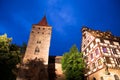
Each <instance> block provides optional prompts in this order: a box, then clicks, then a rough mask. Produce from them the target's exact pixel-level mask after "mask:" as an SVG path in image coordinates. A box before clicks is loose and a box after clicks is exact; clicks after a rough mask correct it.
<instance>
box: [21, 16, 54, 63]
mask: <svg viewBox="0 0 120 80" xmlns="http://www.w3.org/2000/svg"><path fill="white" fill-rule="evenodd" d="M51 29H52V28H51V27H50V26H49V25H48V23H47V19H46V16H44V17H43V19H42V20H41V21H40V22H39V23H38V24H34V25H33V26H32V30H31V33H30V38H29V42H28V46H27V49H26V53H25V56H24V58H23V62H26V61H27V59H35V58H37V59H42V60H43V61H44V64H45V65H48V56H49V47H50V39H51Z"/></svg>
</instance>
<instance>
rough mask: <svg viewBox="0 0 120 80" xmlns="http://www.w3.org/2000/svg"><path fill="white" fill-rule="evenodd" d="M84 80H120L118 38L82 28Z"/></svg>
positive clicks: (108, 33)
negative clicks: (84, 64)
mask: <svg viewBox="0 0 120 80" xmlns="http://www.w3.org/2000/svg"><path fill="white" fill-rule="evenodd" d="M81 51H82V52H83V56H84V60H85V63H86V71H85V77H86V80H120V38H119V37H116V36H114V35H112V34H111V32H109V31H107V32H102V31H99V30H92V29H89V28H87V27H83V28H82V46H81Z"/></svg>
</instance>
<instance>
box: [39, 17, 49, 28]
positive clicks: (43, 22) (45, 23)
mask: <svg viewBox="0 0 120 80" xmlns="http://www.w3.org/2000/svg"><path fill="white" fill-rule="evenodd" d="M38 25H40V26H48V23H47V19H46V16H44V17H43V18H42V20H41V21H40V22H39V23H38Z"/></svg>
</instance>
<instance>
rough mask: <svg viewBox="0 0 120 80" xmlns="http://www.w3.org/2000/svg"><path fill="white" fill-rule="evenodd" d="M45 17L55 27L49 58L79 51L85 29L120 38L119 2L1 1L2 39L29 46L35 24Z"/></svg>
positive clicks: (80, 0) (82, 0)
mask: <svg viewBox="0 0 120 80" xmlns="http://www.w3.org/2000/svg"><path fill="white" fill-rule="evenodd" d="M44 14H46V16H47V21H48V23H49V25H51V26H52V39H51V47H50V55H62V54H63V53H64V52H67V51H68V50H69V49H70V47H71V46H72V45H73V44H76V45H77V47H78V48H79V49H80V46H81V35H82V34H81V28H82V26H83V25H86V26H88V27H90V28H92V29H99V30H102V31H106V30H109V31H111V32H112V33H113V34H114V35H116V36H120V32H119V30H120V0H0V35H2V34H4V33H7V34H8V37H12V38H13V41H12V42H13V43H16V44H18V45H21V44H22V43H23V42H26V43H27V42H28V39H29V34H30V31H31V27H32V24H37V23H38V22H39V21H40V20H41V19H42V17H43V16H44Z"/></svg>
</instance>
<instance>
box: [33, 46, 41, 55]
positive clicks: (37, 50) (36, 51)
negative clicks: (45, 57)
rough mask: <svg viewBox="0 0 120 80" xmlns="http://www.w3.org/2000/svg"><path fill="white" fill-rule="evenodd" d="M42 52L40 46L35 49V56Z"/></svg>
mask: <svg viewBox="0 0 120 80" xmlns="http://www.w3.org/2000/svg"><path fill="white" fill-rule="evenodd" d="M39 52H40V50H39V48H38V46H37V47H36V48H35V53H34V54H38V53H39Z"/></svg>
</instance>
